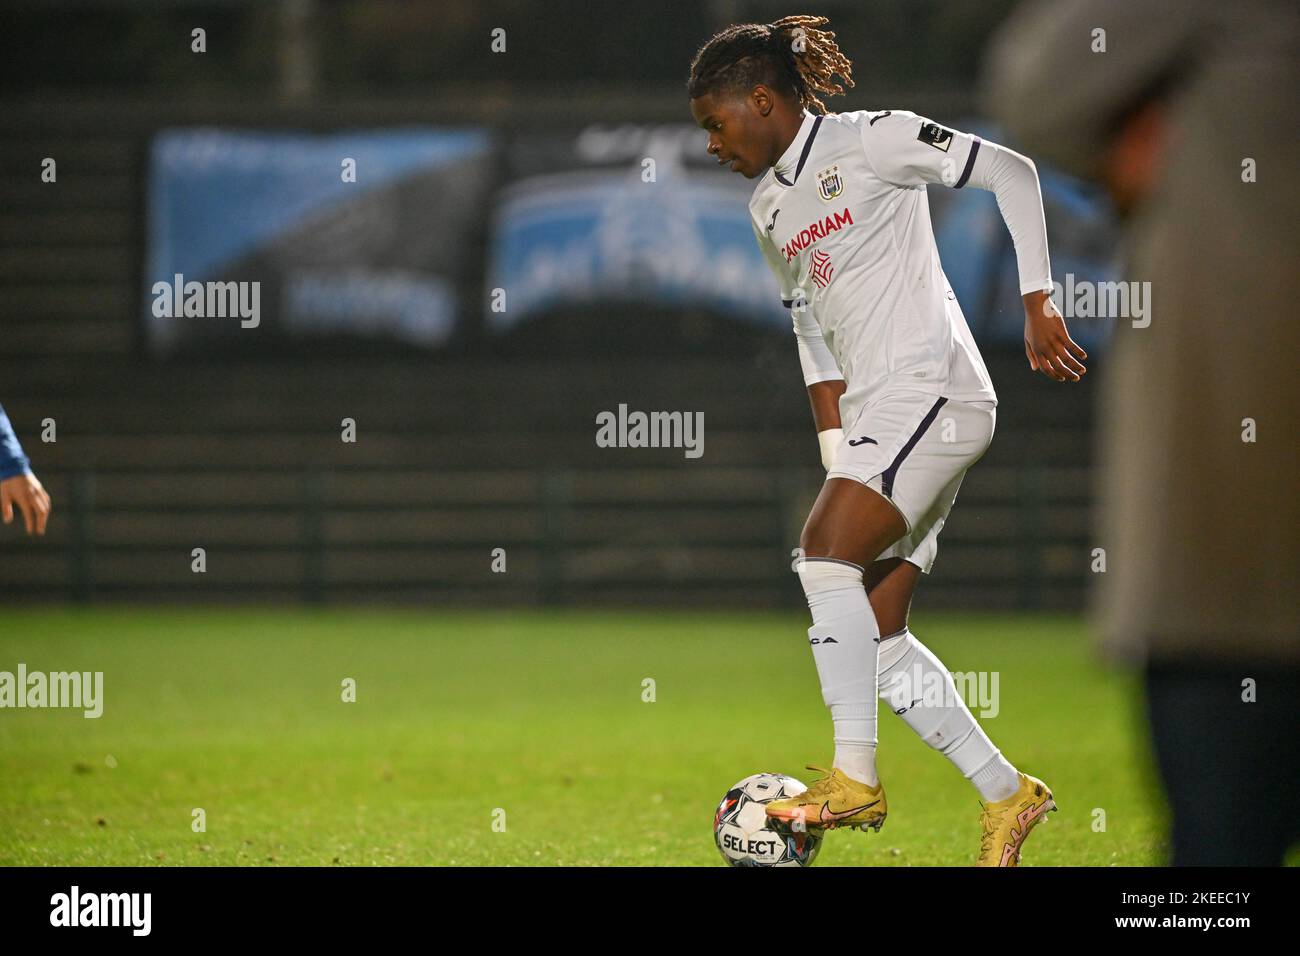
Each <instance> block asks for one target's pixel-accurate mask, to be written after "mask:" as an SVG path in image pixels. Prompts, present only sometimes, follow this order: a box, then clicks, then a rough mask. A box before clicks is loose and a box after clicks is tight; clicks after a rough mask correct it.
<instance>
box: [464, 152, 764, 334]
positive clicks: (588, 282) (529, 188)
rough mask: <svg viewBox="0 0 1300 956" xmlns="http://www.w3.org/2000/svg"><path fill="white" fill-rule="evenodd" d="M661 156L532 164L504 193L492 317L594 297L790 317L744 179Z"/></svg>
mask: <svg viewBox="0 0 1300 956" xmlns="http://www.w3.org/2000/svg"><path fill="white" fill-rule="evenodd" d="M734 185H735V184H733V183H727V182H724V181H721V178H720V176H718V175H714V176H709V175H708V174H706V173H690V172H687V171H686V170H685V168H683V167H682V166H678V165H676V164H673V165H670V166H668V165H663V164H661V166H660V168H659V169H658V170H657V171H656V181H653V182H646V181H644V180H643V179H642V172H641V167H639V166H636V165H634V166H631V168H627V169H619V170H605V169H602V170H588V171H582V172H574V173H555V174H550V175H537V176H530V177H527V178H525V179H522V180H520V181H518V182H516V183H515V184H513V185H512V186H510V187H508V188H507V189H505V190H504V191H503V192H502V194H501V195H500V197H499V199H498V202H497V207H496V213H495V215H494V217H493V222H492V231H491V243H492V245H491V251H490V265H489V270H488V288H489V289H496V288H500V289H506V290H508V298H507V302H506V308H505V309H504V310H500V311H497V310H494V308H493V300H492V298H491V296H489V298H488V303H487V309H488V311H487V321H488V323H489V324H490V325H491V326H492V327H494V328H496V329H498V330H504V329H508V328H510V327H512V326H514V325H515V324H516V323H519V322H521V321H523V320H524V319H527V318H528V317H530V316H532V315H535V314H537V313H540V312H542V311H545V310H549V309H563V308H564V307H565V306H568V305H585V304H589V303H594V302H605V303H629V304H632V303H645V304H655V305H667V306H682V307H692V308H703V309H709V310H712V311H717V312H722V313H727V314H731V315H734V316H736V317H739V318H742V319H746V320H749V321H752V322H757V323H765V324H767V323H770V324H772V325H774V326H779V327H781V328H783V329H784V328H788V327H789V326H790V316H789V314H788V313H787V312H786V311H785V310H784V309H782V308H781V303H780V294H779V292H778V290H777V285H776V280H775V279H774V278H772V276H771V275H770V273H769V272H768V269H767V266H766V265H765V264H764V262H763V257H762V254H761V253H760V252H759V250H758V246H757V245H756V244H755V242H754V233H753V230H752V229H751V227H750V225H749V213H748V210H747V202H748V191H742V190H738V189H736V188H734Z"/></svg>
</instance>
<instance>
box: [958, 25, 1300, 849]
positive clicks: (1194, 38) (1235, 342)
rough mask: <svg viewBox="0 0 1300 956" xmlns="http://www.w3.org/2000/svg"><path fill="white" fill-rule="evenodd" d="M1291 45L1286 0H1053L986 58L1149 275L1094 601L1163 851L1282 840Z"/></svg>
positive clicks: (1298, 218) (1290, 438)
mask: <svg viewBox="0 0 1300 956" xmlns="http://www.w3.org/2000/svg"><path fill="white" fill-rule="evenodd" d="M1098 31H1104V32H1098ZM1298 61H1300V17H1298V15H1297V8H1296V6H1295V4H1294V3H1285V2H1277V3H1272V2H1263V0H1241V2H1234V3H1230V4H1222V3H1218V2H1209V0H1178V2H1174V0H1147V2H1141V0H1071V2H1068V3H1060V2H1035V3H1028V4H1025V5H1023V6H1022V7H1020V8H1019V9H1017V10H1016V11H1015V13H1014V14H1013V15H1012V16H1011V17H1010V19H1009V20H1008V21H1007V22H1006V24H1005V25H1004V26H1003V27H1002V28H1001V30H1000V32H999V33H998V34H997V35H996V36H995V38H994V40H993V43H992V46H991V48H990V51H989V57H988V62H987V64H986V67H987V75H986V77H985V81H984V84H983V95H984V104H985V109H986V110H987V111H988V112H989V113H990V114H991V115H993V116H994V117H995V118H996V119H998V120H999V121H1000V122H1002V123H1003V124H1005V126H1006V127H1007V128H1008V129H1009V130H1010V131H1011V133H1012V134H1013V135H1014V136H1015V137H1016V139H1017V142H1018V144H1019V145H1020V146H1021V147H1022V148H1025V149H1027V150H1031V151H1033V152H1034V153H1035V154H1036V155H1040V156H1041V157H1042V159H1044V160H1045V161H1047V162H1051V163H1054V164H1055V165H1056V166H1057V167H1058V168H1061V169H1064V170H1065V171H1067V172H1070V173H1073V174H1075V175H1078V176H1083V177H1086V178H1090V179H1094V180H1098V181H1100V182H1101V183H1103V184H1104V185H1105V187H1106V188H1107V190H1108V192H1109V193H1110V195H1111V197H1112V199H1113V200H1114V203H1115V206H1116V208H1117V209H1118V210H1119V212H1120V214H1121V215H1122V216H1123V217H1124V219H1125V225H1126V227H1127V242H1128V243H1129V247H1128V249H1127V251H1126V258H1127V260H1128V261H1127V269H1128V273H1127V275H1126V276H1125V277H1124V278H1125V279H1127V280H1130V281H1139V282H1143V281H1149V282H1150V286H1149V288H1150V300H1149V302H1148V309H1149V311H1148V316H1149V325H1146V327H1137V325H1135V324H1134V323H1132V322H1129V321H1127V320H1126V319H1125V318H1124V317H1123V316H1120V317H1118V322H1117V325H1116V338H1115V341H1114V345H1113V352H1112V354H1111V355H1110V356H1109V357H1108V361H1104V362H1103V363H1102V366H1101V367H1102V369H1103V371H1102V376H1103V382H1104V385H1103V388H1102V396H1103V397H1102V400H1101V401H1102V408H1101V415H1100V417H1099V422H1098V424H1099V430H1098V442H1099V449H1098V451H1099V461H1098V492H1099V495H1098V500H1099V505H1100V511H1101V523H1100V526H1099V529H1098V530H1099V534H1098V537H1097V538H1096V542H1095V544H1096V546H1097V547H1100V548H1103V549H1104V551H1105V555H1106V565H1105V573H1103V574H1100V575H1099V576H1098V580H1097V586H1096V587H1095V588H1094V592H1093V607H1092V612H1093V617H1094V623H1095V626H1096V630H1097V633H1098V635H1099V640H1100V646H1101V649H1102V652H1103V653H1104V655H1105V656H1106V658H1107V659H1108V660H1110V661H1111V662H1122V663H1128V664H1134V665H1139V666H1141V668H1142V670H1143V678H1144V684H1145V689H1146V696H1147V717H1148V719H1149V721H1150V725H1151V732H1152V737H1153V744H1154V749H1155V754H1156V760H1157V763H1158V765H1159V770H1160V774H1161V777H1162V778H1163V782H1164V787H1165V791H1166V794H1167V796H1168V799H1169V804H1170V809H1171V812H1172V818H1173V819H1172V834H1171V838H1170V843H1171V849H1172V863H1173V864H1174V865H1276V864H1279V863H1281V862H1283V859H1284V857H1285V855H1286V853H1287V850H1288V847H1290V846H1291V845H1292V844H1294V843H1295V842H1296V841H1297V840H1298V839H1300V737H1297V733H1296V729H1297V727H1298V726H1300V626H1298V625H1297V618H1296V601H1295V581H1296V571H1297V566H1298V565H1300V561H1298V560H1297V531H1296V529H1297V526H1298V522H1297V513H1296V512H1297V508H1296V491H1295V483H1296V482H1295V475H1296V464H1297V461H1296V438H1297V409H1298V408H1300V383H1298V382H1297V378H1296V371H1295V358H1296V354H1297V348H1296V346H1297V338H1298V336H1297V333H1296V327H1297V326H1296V317H1295V314H1294V304H1293V302H1292V299H1293V292H1292V283H1293V280H1294V273H1295V266H1296V262H1297V261H1298V260H1300V255H1298V253H1300V249H1298V248H1297V245H1298V243H1297V228H1298V226H1297V223H1298V222H1300V189H1298V188H1297V181H1296V176H1297V173H1298V172H1300V153H1298V150H1297V138H1296V135H1295V117H1294V108H1293V106H1292V99H1293V97H1294V96H1295V91H1296V90H1297V88H1300V81H1298V80H1300V77H1298V76H1297V62H1298ZM1066 315H1067V317H1068V316H1069V311H1068V309H1067V311H1066Z"/></svg>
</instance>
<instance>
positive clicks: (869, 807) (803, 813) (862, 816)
mask: <svg viewBox="0 0 1300 956" xmlns="http://www.w3.org/2000/svg"><path fill="white" fill-rule="evenodd" d="M808 769H809V770H816V771H817V772H818V773H821V774H824V775H825V776H822V777H819V778H818V779H817V780H816V781H814V783H813V785H812V786H811V787H809V788H808V789H807V790H805V791H804V792H803V793H801V794H799V795H798V796H795V797H790V798H788V799H785V800H773V801H772V802H771V803H769V804H767V817H768V819H769V820H779V821H780V822H781V823H783V824H785V825H787V826H793V825H794V823H795V822H796V821H797V820H802V821H803V825H804V828H805V829H808V830H821V829H826V830H834V829H835V828H837V827H853V828H855V829H861V830H866V829H867V828H868V827H870V828H872V829H875V830H877V831H879V830H880V827H881V825H882V824H883V823H884V822H885V813H886V809H887V808H886V804H885V788H884V785H883V784H879V783H877V784H876V786H875V787H874V788H873V787H868V786H867V785H866V784H865V783H860V782H858V781H857V780H854V779H853V778H852V777H850V776H849V775H848V774H846V773H844V771H842V770H840V769H839V768H838V767H835V768H832V769H831V770H825V769H823V768H821V767H813V766H809V767H808Z"/></svg>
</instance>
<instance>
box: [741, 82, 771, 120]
mask: <svg viewBox="0 0 1300 956" xmlns="http://www.w3.org/2000/svg"><path fill="white" fill-rule="evenodd" d="M748 103H749V108H750V109H751V110H752V111H753V112H754V113H755V114H757V115H758V116H760V117H766V116H767V115H768V114H769V113H771V112H772V108H773V107H774V106H775V105H776V100H775V99H773V98H772V91H771V90H769V89H768V88H767V87H766V86H764V85H763V84H762V83H759V84H758V85H757V86H755V87H754V88H753V89H752V90H751V91H750V93H749V100H748Z"/></svg>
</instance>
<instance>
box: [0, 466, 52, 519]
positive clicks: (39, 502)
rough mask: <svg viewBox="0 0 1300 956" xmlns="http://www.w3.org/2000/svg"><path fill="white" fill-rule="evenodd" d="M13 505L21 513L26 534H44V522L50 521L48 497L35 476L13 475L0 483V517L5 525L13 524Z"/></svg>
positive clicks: (29, 474)
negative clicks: (25, 526)
mask: <svg viewBox="0 0 1300 956" xmlns="http://www.w3.org/2000/svg"><path fill="white" fill-rule="evenodd" d="M15 505H17V506H18V510H19V511H20V512H21V513H22V516H23V523H24V524H25V525H27V533H28V534H33V533H35V534H45V522H47V521H49V520H50V496H49V494H47V493H46V491H45V489H44V488H43V487H41V483H40V482H39V481H37V480H36V476H35V475H33V474H31V473H28V474H26V475H14V476H13V477H12V478H6V479H5V480H4V481H0V517H3V518H4V523H5V524H12V523H13V520H14V506H15Z"/></svg>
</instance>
